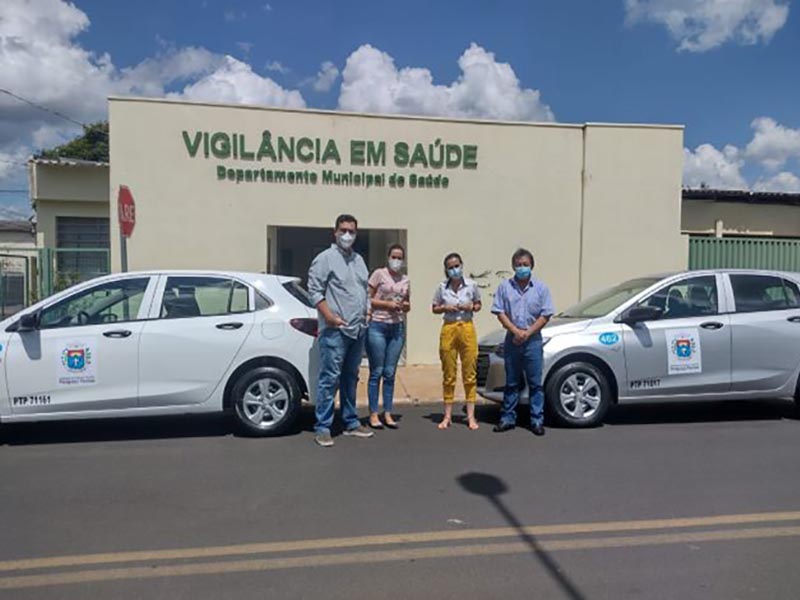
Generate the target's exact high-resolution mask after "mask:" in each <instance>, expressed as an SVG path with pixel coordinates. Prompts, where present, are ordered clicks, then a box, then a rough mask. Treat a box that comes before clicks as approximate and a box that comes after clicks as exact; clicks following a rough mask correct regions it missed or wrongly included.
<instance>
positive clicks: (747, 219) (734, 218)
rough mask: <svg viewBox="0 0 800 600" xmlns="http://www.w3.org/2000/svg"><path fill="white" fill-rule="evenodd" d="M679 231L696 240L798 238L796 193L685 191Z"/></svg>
mask: <svg viewBox="0 0 800 600" xmlns="http://www.w3.org/2000/svg"><path fill="white" fill-rule="evenodd" d="M681 229H682V231H683V232H684V233H687V234H691V235H699V236H715V237H730V236H751V237H758V236H769V237H779V238H800V193H777V192H750V191H742V190H712V189H685V190H683V214H682V216H681Z"/></svg>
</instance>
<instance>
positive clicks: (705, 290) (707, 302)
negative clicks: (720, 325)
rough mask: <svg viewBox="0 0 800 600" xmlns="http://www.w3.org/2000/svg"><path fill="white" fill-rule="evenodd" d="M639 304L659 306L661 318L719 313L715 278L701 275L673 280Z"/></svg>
mask: <svg viewBox="0 0 800 600" xmlns="http://www.w3.org/2000/svg"><path fill="white" fill-rule="evenodd" d="M639 306H653V307H656V308H659V309H660V310H661V311H662V313H661V319H685V318H689V317H705V316H708V315H716V314H718V313H719V301H718V294H717V278H716V277H715V276H714V275H701V276H699V277H690V278H689V279H682V280H680V281H675V282H673V283H670V284H668V285H665V286H664V287H662V288H661V289H659V290H658V291H656V292H655V293H653V294H652V295H650V296H649V297H647V298H646V299H645V300H643V301H642V302H640V303H639Z"/></svg>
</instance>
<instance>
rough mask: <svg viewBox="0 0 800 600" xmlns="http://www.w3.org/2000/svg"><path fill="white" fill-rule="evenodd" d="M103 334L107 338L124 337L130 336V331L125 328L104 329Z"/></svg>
mask: <svg viewBox="0 0 800 600" xmlns="http://www.w3.org/2000/svg"><path fill="white" fill-rule="evenodd" d="M103 335H104V336H106V337H107V338H126V337H131V335H132V332H130V331H128V330H127V329H115V330H114V331H104V332H103Z"/></svg>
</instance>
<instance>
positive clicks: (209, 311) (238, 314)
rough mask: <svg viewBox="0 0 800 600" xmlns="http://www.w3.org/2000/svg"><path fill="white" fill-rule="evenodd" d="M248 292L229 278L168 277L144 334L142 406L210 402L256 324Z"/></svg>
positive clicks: (141, 348)
mask: <svg viewBox="0 0 800 600" xmlns="http://www.w3.org/2000/svg"><path fill="white" fill-rule="evenodd" d="M250 295H251V290H250V288H249V287H248V286H246V285H245V284H243V283H241V282H239V281H236V280H233V279H230V278H226V277H218V276H215V277H206V276H170V277H167V278H166V282H165V285H164V286H163V290H162V291H160V293H157V294H156V296H157V297H156V301H157V302H158V303H159V304H158V306H159V308H158V313H157V315H155V316H156V318H153V319H151V320H149V321H148V322H147V323H146V324H145V326H144V332H143V335H142V342H141V346H140V352H139V364H140V367H139V370H140V381H141V384H140V388H139V405H140V406H147V407H152V406H179V405H191V404H202V403H203V402H205V401H206V400H208V398H209V397H210V396H211V394H212V393H213V392H214V390H215V389H216V387H217V386H218V385H219V384H220V383H221V381H222V377H223V375H224V374H225V373H226V372H227V370H228V368H229V367H230V365H231V363H232V362H233V359H234V358H235V357H236V355H237V353H238V352H239V349H240V348H241V347H242V344H243V343H244V341H245V339H247V336H248V334H249V333H250V330H251V329H252V327H253V323H254V321H255V314H254V312H253V311H252V310H251V306H252V304H251V299H250Z"/></svg>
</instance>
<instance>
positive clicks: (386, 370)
mask: <svg viewBox="0 0 800 600" xmlns="http://www.w3.org/2000/svg"><path fill="white" fill-rule="evenodd" d="M405 259H406V251H405V248H403V246H401V245H400V244H394V245H393V246H392V247H390V248H389V254H388V261H387V265H388V266H386V267H382V268H380V269H376V270H375V272H374V273H372V276H371V277H370V278H369V295H370V299H371V306H372V318H371V320H370V324H369V330H368V331H367V358H368V359H369V385H368V386H367V391H368V395H369V425H370V427H372V428H374V429H383V423H381V419H380V411H379V406H378V403H379V393H378V392H379V388H380V384H381V380H383V421H384V423H386V427H389V428H391V429H397V422H396V421H395V420H394V418H393V417H392V400H393V398H394V378H395V374H396V372H397V363H398V361H399V360H400V354H401V353H402V352H403V345H404V344H405V340H406V327H405V320H406V313H407V312H408V311H409V310H411V287H410V285H409V281H408V277H407V276H406V275H404V274H403V267H404V266H405Z"/></svg>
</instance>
